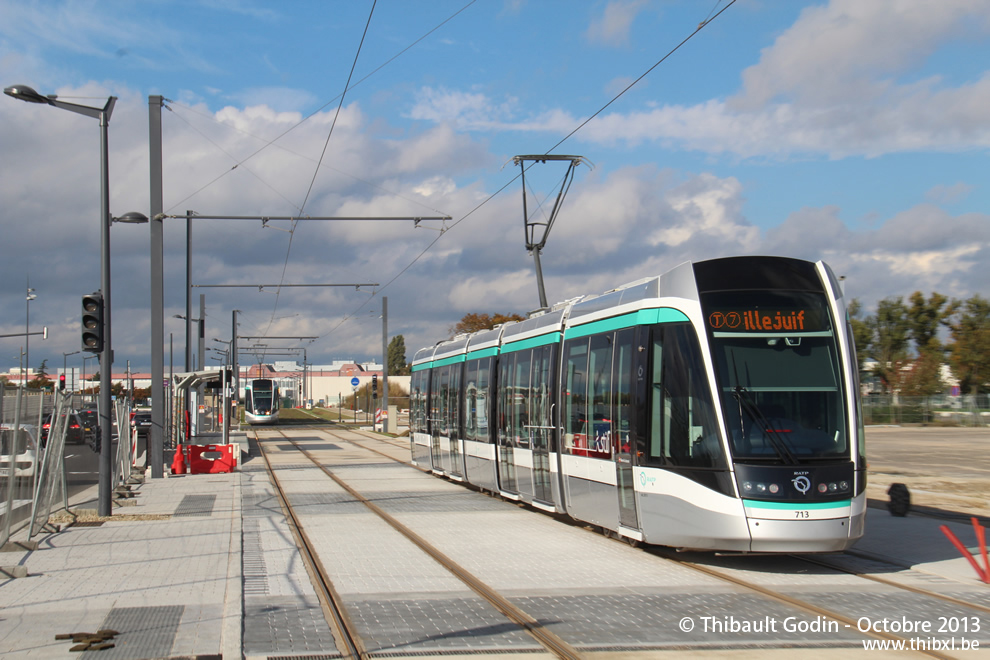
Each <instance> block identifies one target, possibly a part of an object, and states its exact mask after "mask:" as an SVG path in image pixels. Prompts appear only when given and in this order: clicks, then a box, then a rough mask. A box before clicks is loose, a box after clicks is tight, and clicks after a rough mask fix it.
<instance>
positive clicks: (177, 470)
mask: <svg viewBox="0 0 990 660" xmlns="http://www.w3.org/2000/svg"><path fill="white" fill-rule="evenodd" d="M182 454H183V452H182V445H176V446H175V457H174V458H173V459H172V474H185V473H186V461H185V459H184V458H183V456H182Z"/></svg>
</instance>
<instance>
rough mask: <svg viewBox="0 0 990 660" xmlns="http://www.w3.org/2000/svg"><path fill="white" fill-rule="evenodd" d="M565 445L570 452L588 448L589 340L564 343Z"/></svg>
mask: <svg viewBox="0 0 990 660" xmlns="http://www.w3.org/2000/svg"><path fill="white" fill-rule="evenodd" d="M564 354H565V357H564V359H565V360H566V362H565V366H564V411H563V413H564V418H563V420H562V421H563V424H564V447H563V450H564V451H565V452H566V453H569V454H582V455H584V454H587V448H588V339H587V338H586V337H584V338H581V339H572V340H569V341H567V342H566V343H565V344H564Z"/></svg>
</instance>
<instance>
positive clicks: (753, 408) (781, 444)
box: [732, 385, 798, 465]
mask: <svg viewBox="0 0 990 660" xmlns="http://www.w3.org/2000/svg"><path fill="white" fill-rule="evenodd" d="M732 396H733V398H735V400H736V401H737V402H738V403H739V425H740V427H742V411H743V410H745V411H746V413H747V414H748V415H749V417H750V419H752V420H753V421H754V422H756V423H757V424H759V425H760V426H761V427H762V428H763V431H764V433H765V434H766V436H767V439H768V440H769V441H770V446H771V447H773V450H774V451H775V452H776V453H777V457H778V458H780V459H781V460H783V461H784V462H786V463H787V464H789V465H797V464H798V461H797V459H796V458H794V454H792V453H791V450H790V449H789V448H788V447H787V442H786V441H785V440H784V439H783V438H782V437H780V435H778V433H777V431H776V430H775V429H773V428H771V425H770V420H768V419H767V418H766V415H764V414H763V411H762V410H760V408H759V406H757V405H756V404H755V403H753V400H752V399H750V398H749V394H748V393H747V392H746V388H745V387H743V386H742V385H736V386H735V388H733V390H732ZM743 436H744V437H745V429H743Z"/></svg>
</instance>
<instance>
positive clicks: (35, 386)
mask: <svg viewBox="0 0 990 660" xmlns="http://www.w3.org/2000/svg"><path fill="white" fill-rule="evenodd" d="M51 385H52V381H51V379H50V378H49V377H48V360H42V361H41V365H40V366H39V367H38V370H37V372H36V373H35V376H34V378H32V379H31V381H30V382H29V383H28V384H27V386H28V389H32V390H43V389H46V388H48V387H50V386H51Z"/></svg>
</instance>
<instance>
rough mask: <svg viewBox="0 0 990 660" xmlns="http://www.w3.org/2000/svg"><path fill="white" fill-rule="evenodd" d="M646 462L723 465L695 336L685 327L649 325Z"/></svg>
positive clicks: (680, 324) (666, 464) (712, 407)
mask: <svg viewBox="0 0 990 660" xmlns="http://www.w3.org/2000/svg"><path fill="white" fill-rule="evenodd" d="M652 355H653V369H652V376H653V392H652V400H651V406H650V441H649V452H648V456H647V462H648V463H650V464H653V465H664V466H682V467H702V468H705V467H723V466H724V465H725V460H724V457H723V455H722V445H721V442H720V441H719V437H718V431H717V425H716V423H715V417H714V406H713V404H712V397H711V392H710V390H709V387H708V380H707V378H706V376H705V369H704V362H703V361H702V359H701V349H700V347H699V345H698V340H697V336H696V335H695V333H694V330H693V329H692V328H691V326H690V325H688V324H686V323H677V324H665V325H658V326H654V332H653V353H652Z"/></svg>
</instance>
